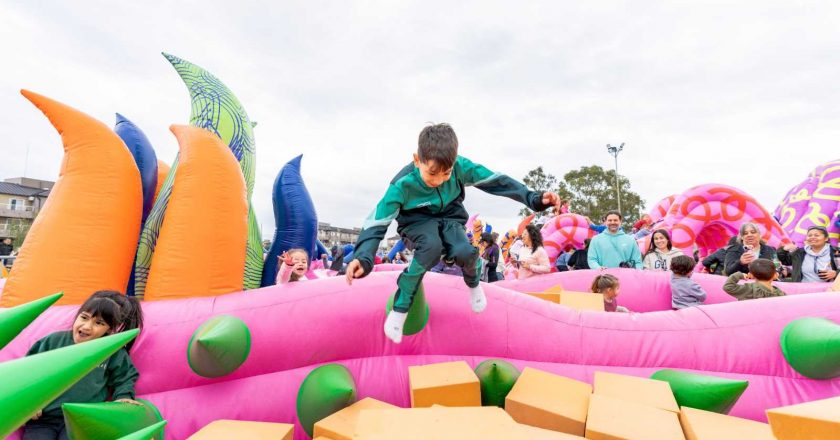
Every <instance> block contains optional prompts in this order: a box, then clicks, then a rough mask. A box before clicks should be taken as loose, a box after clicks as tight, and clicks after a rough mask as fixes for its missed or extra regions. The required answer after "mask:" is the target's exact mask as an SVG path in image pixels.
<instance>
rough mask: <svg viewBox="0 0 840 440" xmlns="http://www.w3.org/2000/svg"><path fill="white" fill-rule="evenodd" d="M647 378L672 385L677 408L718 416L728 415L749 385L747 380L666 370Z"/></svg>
mask: <svg viewBox="0 0 840 440" xmlns="http://www.w3.org/2000/svg"><path fill="white" fill-rule="evenodd" d="M650 378H651V379H656V380H663V381H665V382H668V383H669V384H671V391H673V392H674V398H675V399H676V400H677V405H679V406H687V407H689V408H696V409H702V410H706V411H712V412H716V413H721V414H727V413H729V410H730V409H732V406H734V405H735V402H737V401H738V399H739V398H740V397H741V394H744V390H746V389H747V386H748V385H749V384H750V383H749V382H748V381H746V380H733V379H724V378H722V377H716V376H706V375H701V374H693V373H687V372H685V371H678V370H669V369H664V370H659V371H657V372H655V373H653V374H652V375H651V376H650Z"/></svg>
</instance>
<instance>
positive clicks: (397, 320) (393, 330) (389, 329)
mask: <svg viewBox="0 0 840 440" xmlns="http://www.w3.org/2000/svg"><path fill="white" fill-rule="evenodd" d="M406 317H408V313H402V312H397V311H395V310H391V312H390V313H388V317H387V318H385V336H387V337H388V339H390V340H392V341H394V343H395V344H399V343H400V341H402V336H403V326H404V325H405V318H406Z"/></svg>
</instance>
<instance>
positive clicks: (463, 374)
mask: <svg viewBox="0 0 840 440" xmlns="http://www.w3.org/2000/svg"><path fill="white" fill-rule="evenodd" d="M408 383H409V384H410V385H411V406H412V407H413V408H423V407H429V406H432V405H434V404H436V403H437V404H439V405H443V406H481V387H480V385H479V382H478V377H477V376H476V375H475V373H474V372H473V370H472V368H470V366H469V365H467V363H466V362H464V361H456V362H443V363H440V364H429V365H421V366H415V367H408Z"/></svg>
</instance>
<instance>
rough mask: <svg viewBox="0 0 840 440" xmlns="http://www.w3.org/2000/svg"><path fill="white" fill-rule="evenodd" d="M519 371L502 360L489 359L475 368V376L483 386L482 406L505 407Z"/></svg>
mask: <svg viewBox="0 0 840 440" xmlns="http://www.w3.org/2000/svg"><path fill="white" fill-rule="evenodd" d="M519 374H520V372H519V370H518V369H516V367H515V366H513V364H511V363H510V362H507V361H503V360H501V359H487V360H486V361H484V362H482V363H480V364H478V365H477V366H476V367H475V375H476V376H478V381H479V383H480V384H481V405H482V406H498V407H501V408H504V407H505V397H507V395H508V393H509V392H510V390H511V388H513V385H514V384H515V383H516V380H517V379H519Z"/></svg>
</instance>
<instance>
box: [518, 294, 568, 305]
mask: <svg viewBox="0 0 840 440" xmlns="http://www.w3.org/2000/svg"><path fill="white" fill-rule="evenodd" d="M525 293H527V294H528V295H531V296H536V297H537V298H539V299H544V300H546V301H551V302H553V303H557V304H560V293H559V292H525Z"/></svg>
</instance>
